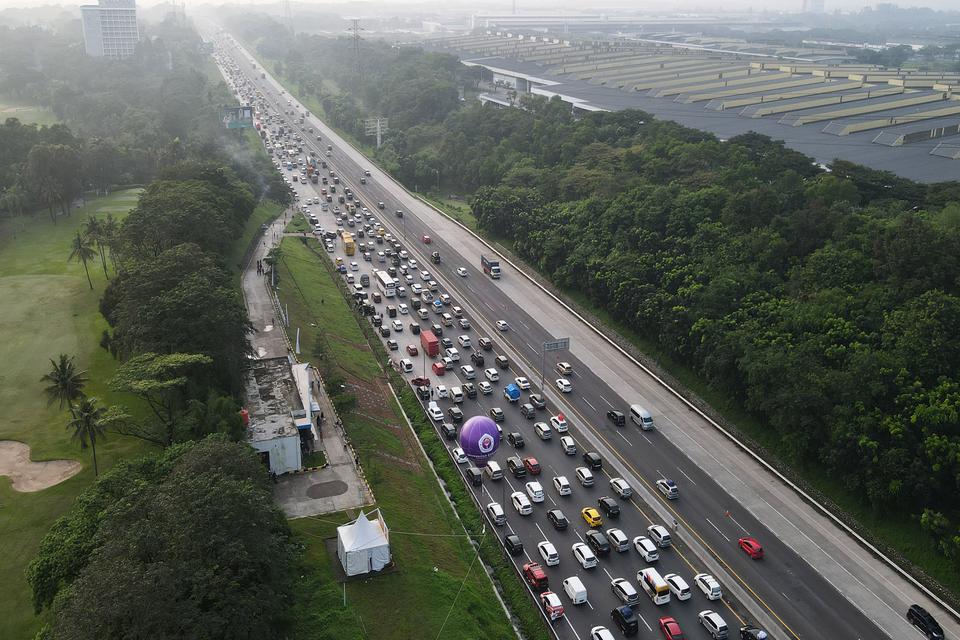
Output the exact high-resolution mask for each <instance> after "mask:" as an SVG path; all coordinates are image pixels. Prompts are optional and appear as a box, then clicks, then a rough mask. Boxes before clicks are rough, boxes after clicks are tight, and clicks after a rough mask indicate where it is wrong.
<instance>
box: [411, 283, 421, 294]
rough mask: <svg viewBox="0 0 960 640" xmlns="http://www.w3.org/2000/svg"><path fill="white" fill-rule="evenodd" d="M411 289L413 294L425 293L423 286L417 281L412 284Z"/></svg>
mask: <svg viewBox="0 0 960 640" xmlns="http://www.w3.org/2000/svg"><path fill="white" fill-rule="evenodd" d="M410 291H411V293H413V295H415V296H419V295H421V294H422V293H423V287H421V286H420V285H419V284H418V283H416V282H415V283H413V284H412V285H410Z"/></svg>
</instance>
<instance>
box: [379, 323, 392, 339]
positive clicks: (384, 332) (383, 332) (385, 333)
mask: <svg viewBox="0 0 960 640" xmlns="http://www.w3.org/2000/svg"><path fill="white" fill-rule="evenodd" d="M380 336H381V337H382V338H389V337H390V327H384V326H382V325H381V327H380Z"/></svg>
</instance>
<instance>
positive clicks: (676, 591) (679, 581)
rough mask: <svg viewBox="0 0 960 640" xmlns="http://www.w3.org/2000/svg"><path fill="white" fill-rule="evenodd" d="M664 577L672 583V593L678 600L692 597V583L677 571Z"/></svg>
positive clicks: (667, 581) (668, 582) (669, 583)
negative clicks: (689, 583)
mask: <svg viewBox="0 0 960 640" xmlns="http://www.w3.org/2000/svg"><path fill="white" fill-rule="evenodd" d="M663 579H664V581H666V583H667V584H668V585H670V593H671V594H673V597H674V598H676V599H677V600H689V599H690V585H688V584H687V581H686V580H684V579H683V578H681V577H680V576H678V575H677V574H675V573H668V574H666V575H665V576H663Z"/></svg>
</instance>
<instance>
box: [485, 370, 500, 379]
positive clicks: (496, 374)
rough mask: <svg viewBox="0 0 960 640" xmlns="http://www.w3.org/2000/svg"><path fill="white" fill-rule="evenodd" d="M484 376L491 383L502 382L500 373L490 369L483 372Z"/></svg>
mask: <svg viewBox="0 0 960 640" xmlns="http://www.w3.org/2000/svg"><path fill="white" fill-rule="evenodd" d="M483 375H484V376H486V378H487V380H489V381H490V382H497V381H499V380H500V372H499V371H497V370H496V369H494V368H493V367H490V368H489V369H484V370H483Z"/></svg>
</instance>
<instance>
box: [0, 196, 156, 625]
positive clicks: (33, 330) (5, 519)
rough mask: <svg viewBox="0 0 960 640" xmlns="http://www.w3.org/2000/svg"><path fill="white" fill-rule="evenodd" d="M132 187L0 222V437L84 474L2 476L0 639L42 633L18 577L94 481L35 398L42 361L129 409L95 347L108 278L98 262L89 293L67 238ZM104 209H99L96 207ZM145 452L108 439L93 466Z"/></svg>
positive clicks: (131, 200) (85, 458)
mask: <svg viewBox="0 0 960 640" xmlns="http://www.w3.org/2000/svg"><path fill="white" fill-rule="evenodd" d="M136 198H137V191H126V192H118V193H114V194H112V195H110V196H107V197H105V198H101V199H98V200H94V201H91V202H89V203H88V204H87V205H86V206H84V207H82V208H80V209H77V210H75V211H74V213H73V215H72V216H71V217H69V218H61V219H60V220H59V221H58V223H57V224H56V225H54V224H52V223H51V222H50V220H49V218H48V217H47V216H46V214H38V215H37V216H35V217H33V218H20V219H15V220H7V221H4V222H2V223H0V300H2V301H3V302H2V307H3V322H2V325H0V326H2V329H0V336H2V339H0V362H2V363H3V367H2V369H0V406H2V407H3V418H4V419H3V420H2V421H0V440H3V439H9V440H19V441H21V442H25V443H27V444H28V445H30V447H31V455H32V458H33V459H34V460H49V459H56V458H67V459H75V460H79V461H80V462H81V463H82V464H83V470H82V471H81V472H80V473H79V474H77V475H76V476H74V477H72V478H70V479H69V480H66V481H65V482H62V483H61V484H59V485H56V486H54V487H52V488H50V489H47V490H44V491H39V492H36V493H21V492H17V491H14V490H13V489H12V488H11V486H10V481H9V479H8V478H6V477H0V538H2V540H3V549H4V553H3V554H0V576H4V580H3V587H2V589H0V638H12V639H20V638H31V637H33V635H34V634H35V633H36V631H37V630H38V628H39V622H38V620H37V619H36V618H35V617H34V615H33V609H32V606H31V604H30V592H29V588H28V586H27V583H26V580H25V579H24V575H23V571H24V569H25V568H26V566H27V563H28V562H29V561H30V559H31V558H32V557H33V554H34V552H35V551H36V549H37V546H38V544H39V542H40V539H41V538H42V537H43V535H44V534H45V533H46V531H47V529H48V528H49V527H50V525H51V524H52V523H53V521H54V520H55V519H56V518H57V517H58V516H60V515H61V514H63V513H64V512H66V511H67V510H68V509H69V508H70V507H71V505H72V504H73V500H74V498H75V497H76V496H77V494H78V493H80V491H81V490H83V489H84V488H86V487H87V486H88V485H89V484H90V483H91V482H92V481H93V466H92V460H91V456H90V452H89V450H87V451H80V449H79V447H78V446H77V445H76V444H75V443H74V442H72V441H71V440H70V436H69V434H68V433H67V431H66V429H65V425H66V414H65V412H61V411H59V410H58V409H57V407H56V406H53V407H48V406H47V404H46V400H45V398H44V396H43V394H42V388H43V385H42V383H41V382H40V376H42V375H43V374H44V373H46V371H47V370H48V369H49V366H50V365H49V358H55V357H56V356H57V355H58V354H60V353H67V354H72V355H75V356H76V360H77V363H78V365H79V366H80V368H81V369H85V370H87V371H88V375H89V377H90V382H89V383H88V385H87V388H86V391H87V393H88V394H89V395H93V396H97V397H99V398H100V399H101V400H102V401H103V402H104V403H121V404H126V405H128V406H130V405H131V402H130V400H131V399H130V398H127V397H122V396H121V395H119V394H115V393H113V392H111V391H110V390H109V389H108V388H107V386H106V382H107V380H109V378H110V377H111V376H112V375H113V372H114V369H115V367H116V363H115V361H114V360H113V358H111V357H110V354H108V353H107V352H106V351H104V350H103V349H101V348H100V347H99V346H98V342H99V339H100V334H101V333H102V332H103V330H104V329H105V328H106V327H107V324H106V322H105V321H104V320H103V318H102V317H101V316H100V313H99V311H98V309H97V305H98V302H99V299H100V294H101V293H102V292H103V288H104V285H105V279H104V275H103V270H102V269H101V267H100V264H99V263H97V264H90V265H89V266H90V275H91V277H92V279H93V283H94V290H93V291H91V290H90V288H89V286H88V285H87V279H86V276H85V275H84V273H83V267H82V266H81V265H79V264H76V263H73V262H68V261H67V256H68V255H69V244H70V238H71V237H72V236H73V235H74V234H75V233H76V231H77V229H78V228H79V227H80V225H81V224H82V223H83V221H84V220H86V219H87V217H88V216H89V215H92V214H97V215H100V216H103V215H105V212H106V211H110V212H111V213H112V214H113V216H114V217H115V218H118V219H122V218H123V217H124V216H125V215H126V212H125V210H128V209H129V208H131V207H133V206H134V205H135V204H136ZM101 210H103V211H101ZM145 450H146V447H145V445H143V444H142V443H141V442H140V441H137V440H133V439H130V438H123V437H120V436H109V437H108V438H107V440H106V441H105V442H103V443H102V444H100V445H98V447H97V459H98V462H99V465H100V469H101V470H104V469H107V468H109V467H110V466H111V465H113V464H114V463H115V462H116V461H117V460H119V459H121V458H125V457H129V456H131V455H134V454H137V453H142V452H143V451H145Z"/></svg>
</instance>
